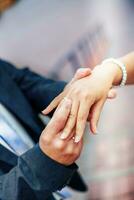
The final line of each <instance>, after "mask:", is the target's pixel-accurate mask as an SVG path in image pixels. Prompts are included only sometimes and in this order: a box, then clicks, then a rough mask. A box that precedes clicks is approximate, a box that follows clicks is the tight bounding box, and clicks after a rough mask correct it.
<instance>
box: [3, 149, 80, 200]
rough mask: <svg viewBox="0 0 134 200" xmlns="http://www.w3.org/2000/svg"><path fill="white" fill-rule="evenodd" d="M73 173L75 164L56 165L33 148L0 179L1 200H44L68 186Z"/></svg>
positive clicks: (75, 167)
mask: <svg viewBox="0 0 134 200" xmlns="http://www.w3.org/2000/svg"><path fill="white" fill-rule="evenodd" d="M76 169H77V166H76V165H75V164H73V165H71V166H69V167H66V166H64V165H61V164H59V163H57V162H55V161H54V160H52V159H50V158H49V157H48V156H46V155H44V154H43V153H42V151H41V150H40V148H39V145H36V146H35V147H34V148H32V149H31V150H29V151H28V152H26V153H25V154H23V155H22V156H20V157H19V158H18V164H17V166H16V167H14V168H13V169H12V170H11V171H10V172H9V173H7V174H5V175H2V176H0V199H1V200H29V199H32V200H46V199H47V198H48V197H49V195H51V193H52V192H54V191H57V190H60V189H62V188H63V187H64V186H65V185H66V184H67V183H68V181H69V180H70V179H71V177H72V175H73V173H74V172H75V171H76Z"/></svg>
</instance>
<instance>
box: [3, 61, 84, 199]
mask: <svg viewBox="0 0 134 200" xmlns="http://www.w3.org/2000/svg"><path fill="white" fill-rule="evenodd" d="M65 85H66V83H65V82H61V81H53V80H51V79H47V78H45V77H41V76H39V75H37V74H36V73H34V72H32V71H30V70H29V69H28V68H23V69H17V68H15V67H14V66H13V65H11V64H10V63H8V62H5V61H3V60H0V102H1V103H2V104H3V105H5V107H6V108H7V109H8V110H9V111H11V112H12V114H13V115H14V116H15V117H16V118H17V119H18V120H19V122H20V123H21V124H22V125H23V127H24V128H25V129H26V130H27V132H28V134H29V135H30V136H31V137H32V139H33V140H34V141H35V142H38V139H39V136H40V134H41V132H42V130H43V129H44V124H43V123H42V122H41V120H40V119H39V118H38V114H39V113H40V112H41V111H42V110H43V109H44V108H45V107H46V106H47V105H48V104H49V103H50V102H51V101H52V99H54V97H56V96H57V95H58V94H59V93H60V92H62V90H63V89H64V87H65ZM37 149H38V148H37V147H35V149H33V150H32V151H30V153H29V152H27V153H26V157H25V155H24V157H25V159H23V156H22V157H21V158H18V159H16V156H15V155H14V154H12V153H11V152H9V151H8V150H6V149H5V148H2V147H0V175H2V176H0V180H1V181H0V188H3V187H4V185H5V186H6V183H8V182H9V183H10V184H11V186H12V187H11V188H13V190H14V189H15V190H16V189H17V191H20V194H21V190H23V191H24V187H25V191H27V192H26V193H25V195H26V197H25V198H23V199H24V200H26V199H28V200H29V198H27V196H28V195H30V194H32V195H33V197H32V198H31V199H33V200H34V199H38V196H39V194H38V195H37V191H36V194H35V193H34V192H31V191H32V190H33V191H34V189H35V190H37V188H34V187H33V188H32V189H29V187H30V186H29V184H28V183H29V182H28V181H26V176H27V175H29V170H26V171H25V177H24V176H23V178H21V177H20V174H18V172H21V173H22V171H21V170H20V165H18V163H21V166H23V165H24V166H23V167H24V168H25V166H26V169H28V168H29V167H30V168H32V167H33V165H34V164H35V165H36V166H37V167H36V166H35V168H36V169H35V170H39V171H40V170H41V169H42V168H41V169H40V167H41V166H40V167H39V166H38V163H37V162H36V163H34V161H32V159H31V160H30V162H28V163H27V162H26V159H27V158H28V157H27V155H30V156H31V154H32V156H33V153H32V152H34V153H35V154H36V153H37V155H38V159H39V161H41V162H42V161H43V159H41V157H42V156H41V153H39V150H37ZM5 155H6V156H5ZM33 158H34V157H33ZM44 160H45V165H46V166H47V162H48V159H46V157H45V158H44ZM50 160H51V159H50ZM58 166H59V165H58ZM54 168H55V165H54V167H53V170H54ZM21 169H22V168H21ZM44 169H45V168H44ZM57 171H58V170H57ZM43 173H44V174H46V173H48V171H45V170H43ZM33 174H34V172H33ZM61 174H62V172H61V167H60V166H59V176H60V175H61ZM71 174H72V173H71ZM23 175H24V174H23ZM62 176H63V174H62ZM40 178H41V177H40ZM47 178H48V179H50V181H51V180H52V178H53V177H52V174H48V177H47ZM63 178H64V176H63ZM68 178H71V177H68ZM8 179H9V181H8ZM17 179H18V180H17ZM31 180H32V181H33V184H34V180H35V179H34V178H33V177H32V178H31ZM62 180H64V179H61V180H60V181H61V182H60V184H61V183H62ZM75 180H77V177H76V178H75V175H74V176H73V181H69V182H70V184H71V187H72V188H74V189H79V190H80V191H85V190H86V187H85V184H84V183H83V181H82V179H81V178H80V179H79V182H76V181H75ZM40 181H42V179H41V180H38V182H40ZM47 181H48V180H47ZM20 182H21V184H20ZM44 182H45V183H46V181H45V180H44ZM69 182H68V185H69ZM55 183H56V184H57V182H55ZM3 184H4V185H3ZM17 184H18V185H17ZM60 184H57V185H55V187H59V186H60ZM65 184H66V181H65ZM13 186H14V187H15V186H16V188H14V187H13ZM39 186H40V184H39ZM19 187H20V188H19ZM21 187H22V188H21ZM45 187H46V186H45ZM9 189H10V188H8V187H4V190H3V189H2V190H1V192H0V195H1V196H2V197H1V198H2V200H6V198H4V193H3V191H4V192H5V193H6V190H7V196H9V197H10V200H11V196H10V193H9V194H8V191H9ZM55 189H56V188H55ZM38 190H39V191H40V187H39V188H38ZM10 192H11V191H10ZM43 192H44V191H43ZM39 193H40V194H41V192H39ZM48 193H51V190H49V192H48ZM14 194H15V191H12V195H14ZM17 195H19V194H17ZM36 196H37V197H36ZM50 196H51V197H50V199H51V198H52V195H50ZM13 199H14V200H16V199H17V200H18V199H20V197H19V198H18V196H14V198H13ZM40 199H41V197H40ZM20 200H21V199H20Z"/></svg>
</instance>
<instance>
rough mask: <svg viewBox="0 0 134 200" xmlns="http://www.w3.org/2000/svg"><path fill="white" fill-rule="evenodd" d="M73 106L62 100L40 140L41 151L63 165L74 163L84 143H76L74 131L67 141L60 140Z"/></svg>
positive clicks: (69, 101) (67, 100)
mask: <svg viewBox="0 0 134 200" xmlns="http://www.w3.org/2000/svg"><path fill="white" fill-rule="evenodd" d="M71 106H72V103H71V100H69V99H66V98H65V99H64V100H62V102H61V103H60V105H59V106H58V108H57V110H56V111H55V113H54V115H53V117H52V119H51V121H50V122H49V124H48V125H47V127H46V128H45V130H44V131H43V132H42V134H41V136H40V140H39V145H40V148H41V150H42V151H43V152H44V153H45V154H46V155H48V156H49V157H50V158H52V159H53V160H55V161H57V162H59V163H61V164H63V165H71V164H72V163H74V162H75V161H76V160H77V158H78V157H79V155H80V153H81V150H82V141H80V142H79V143H78V144H76V143H74V140H73V135H74V131H72V134H70V136H69V137H68V139H67V140H61V139H60V134H61V131H62V130H63V129H64V127H65V124H66V122H67V120H68V117H69V114H70V110H71Z"/></svg>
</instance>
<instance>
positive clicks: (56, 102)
mask: <svg viewBox="0 0 134 200" xmlns="http://www.w3.org/2000/svg"><path fill="white" fill-rule="evenodd" d="M62 99H63V93H61V94H59V95H58V96H57V97H56V98H55V99H54V100H53V101H52V102H51V103H50V104H49V106H48V107H47V108H45V109H44V110H43V111H42V114H44V115H47V114H49V113H50V112H51V111H52V110H54V109H55V108H56V107H57V106H58V105H59V103H60V102H61V100H62Z"/></svg>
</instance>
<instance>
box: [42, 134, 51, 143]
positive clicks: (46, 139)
mask: <svg viewBox="0 0 134 200" xmlns="http://www.w3.org/2000/svg"><path fill="white" fill-rule="evenodd" d="M41 141H42V143H43V144H44V145H49V144H50V143H51V139H50V137H48V136H45V135H44V136H42V137H41Z"/></svg>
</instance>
